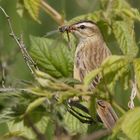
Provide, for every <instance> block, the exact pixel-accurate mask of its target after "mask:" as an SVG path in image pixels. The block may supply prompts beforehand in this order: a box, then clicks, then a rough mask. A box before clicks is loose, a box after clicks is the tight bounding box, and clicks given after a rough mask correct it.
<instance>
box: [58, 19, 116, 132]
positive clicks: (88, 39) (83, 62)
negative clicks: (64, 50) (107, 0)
mask: <svg viewBox="0 0 140 140" xmlns="http://www.w3.org/2000/svg"><path fill="white" fill-rule="evenodd" d="M60 31H61V32H65V31H67V32H72V33H74V34H75V36H76V37H77V38H78V39H79V42H78V45H77V48H76V52H75V59H74V78H75V79H77V80H79V81H81V82H82V81H83V79H84V77H85V76H86V75H87V74H88V73H89V72H91V71H92V70H94V69H96V68H98V67H100V65H101V64H102V62H103V60H105V59H106V58H107V57H108V56H109V55H111V52H110V50H109V49H108V47H107V46H106V43H105V41H104V39H103V36H102V34H101V32H100V29H99V28H98V26H97V25H96V24H95V23H94V22H92V21H81V22H77V23H74V24H72V25H70V26H63V27H61V28H60ZM100 78H101V77H100V76H97V77H96V78H95V79H94V80H93V81H92V83H91V85H90V86H89V90H91V89H93V88H94V87H95V86H96V85H97V84H98V83H99V81H100ZM97 104H98V109H97V113H98V115H99V116H100V118H101V120H102V122H103V123H104V125H105V127H107V128H109V129H111V128H113V127H114V125H115V123H116V120H117V115H116V114H115V112H114V110H113V108H112V107H111V105H110V104H109V103H108V102H106V101H103V100H98V102H97Z"/></svg>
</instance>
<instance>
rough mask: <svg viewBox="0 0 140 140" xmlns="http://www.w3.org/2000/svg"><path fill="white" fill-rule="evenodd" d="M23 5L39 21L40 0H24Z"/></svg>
mask: <svg viewBox="0 0 140 140" xmlns="http://www.w3.org/2000/svg"><path fill="white" fill-rule="evenodd" d="M24 6H25V8H26V9H27V10H28V12H29V14H30V15H31V17H32V18H33V19H34V20H35V21H37V22H39V23H40V21H39V20H38V16H39V10H40V6H41V0H24Z"/></svg>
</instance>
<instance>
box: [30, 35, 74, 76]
mask: <svg viewBox="0 0 140 140" xmlns="http://www.w3.org/2000/svg"><path fill="white" fill-rule="evenodd" d="M31 55H32V57H33V58H34V60H35V61H36V63H37V64H38V65H39V66H40V67H41V68H43V69H44V70H45V71H46V72H47V73H48V74H49V75H51V76H53V77H56V78H60V77H71V76H72V70H73V58H72V54H71V51H69V50H68V48H67V46H66V45H65V44H64V43H62V42H60V40H52V39H47V38H39V37H33V36H32V37H31Z"/></svg>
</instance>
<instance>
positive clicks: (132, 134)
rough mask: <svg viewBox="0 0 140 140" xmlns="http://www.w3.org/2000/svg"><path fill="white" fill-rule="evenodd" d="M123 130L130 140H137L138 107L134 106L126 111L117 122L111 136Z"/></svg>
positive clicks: (139, 123)
mask: <svg viewBox="0 0 140 140" xmlns="http://www.w3.org/2000/svg"><path fill="white" fill-rule="evenodd" d="M121 131H122V132H123V133H124V134H125V135H126V136H127V137H128V138H130V139H132V140H139V138H140V133H139V132H140V107H138V108H135V109H134V110H130V111H129V112H127V113H126V114H125V115H124V116H123V117H121V118H120V120H119V121H118V122H117V124H116V126H115V128H114V131H113V137H115V136H116V135H118V134H119V132H121Z"/></svg>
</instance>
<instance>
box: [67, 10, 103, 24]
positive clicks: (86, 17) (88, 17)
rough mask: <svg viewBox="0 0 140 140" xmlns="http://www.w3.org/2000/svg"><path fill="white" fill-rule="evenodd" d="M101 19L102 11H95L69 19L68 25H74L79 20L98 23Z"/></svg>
mask: <svg viewBox="0 0 140 140" xmlns="http://www.w3.org/2000/svg"><path fill="white" fill-rule="evenodd" d="M102 19H103V17H102V11H101V10H98V11H95V12H93V13H89V14H86V15H80V16H77V17H75V18H73V19H71V20H70V21H69V22H68V23H69V24H72V23H75V22H79V21H80V20H81V21H83V20H93V21H95V22H98V21H100V20H102Z"/></svg>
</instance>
